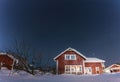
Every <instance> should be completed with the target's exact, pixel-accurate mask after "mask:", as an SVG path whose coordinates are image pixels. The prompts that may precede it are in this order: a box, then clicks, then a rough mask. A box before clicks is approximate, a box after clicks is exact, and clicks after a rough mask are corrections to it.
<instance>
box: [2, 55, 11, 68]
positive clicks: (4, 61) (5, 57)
mask: <svg viewBox="0 0 120 82" xmlns="http://www.w3.org/2000/svg"><path fill="white" fill-rule="evenodd" d="M1 64H2V67H7V68H8V69H11V68H12V64H13V59H12V58H10V57H9V56H8V55H0V65H1Z"/></svg>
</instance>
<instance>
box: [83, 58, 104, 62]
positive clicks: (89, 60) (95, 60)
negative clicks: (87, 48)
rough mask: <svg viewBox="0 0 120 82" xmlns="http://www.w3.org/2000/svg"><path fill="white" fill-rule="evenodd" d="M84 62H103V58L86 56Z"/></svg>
mask: <svg viewBox="0 0 120 82" xmlns="http://www.w3.org/2000/svg"><path fill="white" fill-rule="evenodd" d="M85 62H105V60H102V59H99V58H89V57H88V58H87V59H86V60H85Z"/></svg>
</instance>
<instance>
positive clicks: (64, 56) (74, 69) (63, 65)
mask: <svg viewBox="0 0 120 82" xmlns="http://www.w3.org/2000/svg"><path fill="white" fill-rule="evenodd" d="M54 60H55V62H56V72H57V74H101V73H103V69H104V62H105V61H104V60H101V59H98V58H89V57H86V56H84V55H83V54H81V53H80V52H78V51H77V50H75V49H73V48H68V49H66V50H65V51H63V52H62V53H60V54H59V55H57V56H56V57H55V58H54Z"/></svg>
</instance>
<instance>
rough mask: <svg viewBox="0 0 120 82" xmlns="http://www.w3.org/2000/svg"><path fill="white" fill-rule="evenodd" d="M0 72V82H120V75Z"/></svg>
mask: <svg viewBox="0 0 120 82" xmlns="http://www.w3.org/2000/svg"><path fill="white" fill-rule="evenodd" d="M9 73H10V71H8V70H2V71H1V70H0V82H120V73H116V74H101V75H52V74H45V75H40V74H37V75H35V76H33V75H30V74H28V73H26V72H24V71H20V72H19V73H14V74H13V75H10V74H9Z"/></svg>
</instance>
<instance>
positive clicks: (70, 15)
mask: <svg viewBox="0 0 120 82" xmlns="http://www.w3.org/2000/svg"><path fill="white" fill-rule="evenodd" d="M14 38H17V39H19V40H21V39H23V38H24V39H26V40H27V41H29V42H30V43H31V44H32V46H34V47H36V48H39V49H40V50H41V52H42V53H43V54H44V55H45V56H46V57H47V56H50V57H51V60H52V58H54V57H55V56H56V55H58V54H59V53H61V52H62V51H63V50H65V49H66V48H68V47H72V48H75V49H76V50H78V51H79V52H81V53H83V54H84V55H85V56H87V57H98V58H101V59H104V60H106V64H107V65H110V64H113V63H117V62H120V0H0V50H5V49H6V48H7V47H9V46H11V45H12V40H13V39H14Z"/></svg>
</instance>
